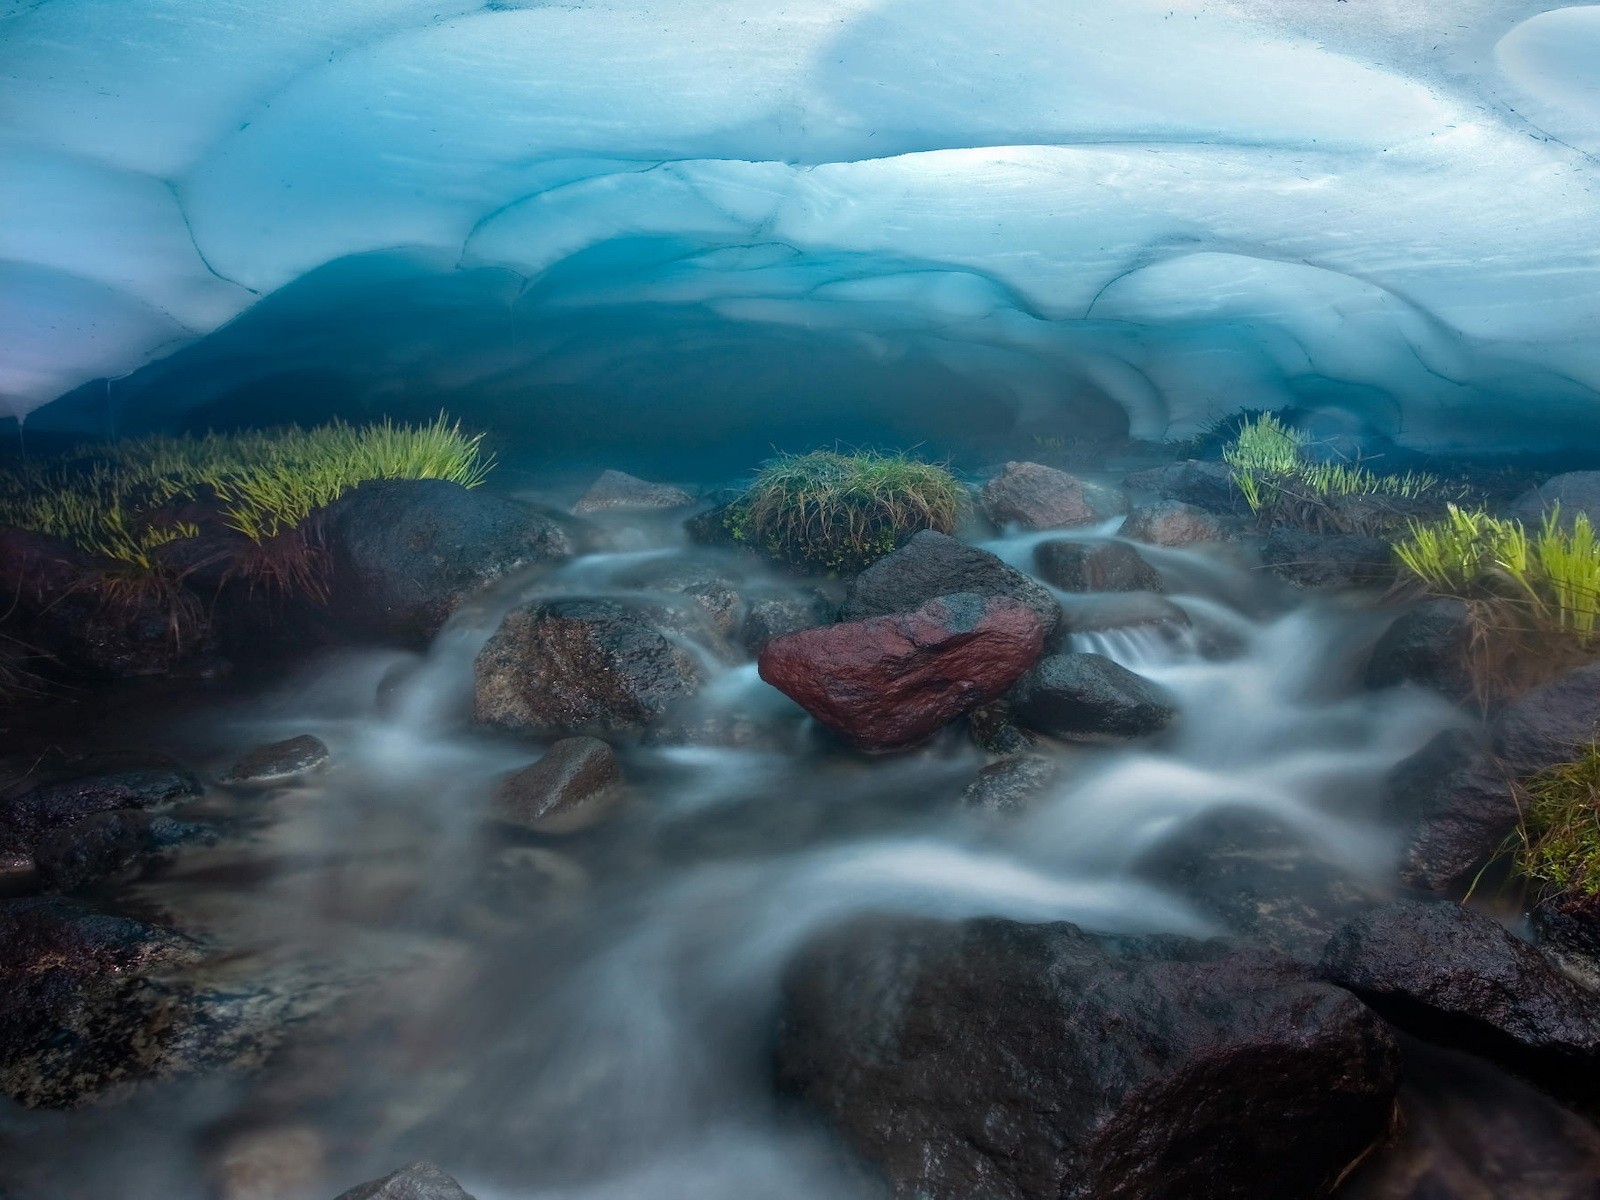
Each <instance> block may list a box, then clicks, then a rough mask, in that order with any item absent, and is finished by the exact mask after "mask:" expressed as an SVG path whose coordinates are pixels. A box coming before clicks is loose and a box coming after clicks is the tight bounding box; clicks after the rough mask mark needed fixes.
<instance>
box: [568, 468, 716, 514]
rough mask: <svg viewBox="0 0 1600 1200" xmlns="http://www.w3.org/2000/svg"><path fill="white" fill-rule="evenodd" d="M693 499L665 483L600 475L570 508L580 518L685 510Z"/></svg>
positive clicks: (614, 473) (617, 473)
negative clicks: (676, 509) (599, 513)
mask: <svg viewBox="0 0 1600 1200" xmlns="http://www.w3.org/2000/svg"><path fill="white" fill-rule="evenodd" d="M693 503H694V497H693V496H691V495H690V494H689V493H688V492H686V491H684V490H683V489H682V488H676V487H672V486H671V485H670V484H665V483H651V482H649V481H648V480H644V479H640V478H638V477H637V476H634V475H629V474H627V473H626V472H624V471H603V472H601V474H600V478H598V479H596V480H595V481H594V482H593V483H592V484H590V485H589V490H588V491H586V492H584V494H583V495H582V496H581V497H580V498H579V499H578V502H577V503H576V504H574V505H573V506H572V511H573V512H574V513H576V514H578V515H579V516H584V515H587V514H589V513H597V512H615V511H619V510H620V511H630V512H640V511H649V510H652V509H664V508H686V507H688V506H689V505H691V504H693Z"/></svg>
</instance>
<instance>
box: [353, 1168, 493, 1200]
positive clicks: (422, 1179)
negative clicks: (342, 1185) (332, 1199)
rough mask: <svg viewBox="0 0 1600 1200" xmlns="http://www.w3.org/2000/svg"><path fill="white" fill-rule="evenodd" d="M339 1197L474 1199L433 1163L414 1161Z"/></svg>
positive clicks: (367, 1199) (355, 1199) (363, 1199)
mask: <svg viewBox="0 0 1600 1200" xmlns="http://www.w3.org/2000/svg"><path fill="white" fill-rule="evenodd" d="M337 1200H472V1196H471V1195H469V1194H468V1193H467V1192H465V1191H463V1190H462V1188H461V1185H460V1184H459V1183H457V1182H456V1181H455V1180H454V1179H451V1178H450V1176H448V1175H446V1174H445V1173H444V1172H443V1171H441V1170H439V1168H438V1167H436V1166H434V1165H433V1164H431V1163H412V1164H411V1165H410V1166H409V1167H402V1168H401V1169H400V1170H398V1171H396V1172H394V1174H392V1175H385V1176H384V1177H383V1178H382V1179H374V1180H372V1181H371V1182H370V1183H362V1184H358V1185H357V1186H355V1187H353V1188H351V1189H350V1190H349V1191H348V1192H341V1193H339V1196H338V1198H337Z"/></svg>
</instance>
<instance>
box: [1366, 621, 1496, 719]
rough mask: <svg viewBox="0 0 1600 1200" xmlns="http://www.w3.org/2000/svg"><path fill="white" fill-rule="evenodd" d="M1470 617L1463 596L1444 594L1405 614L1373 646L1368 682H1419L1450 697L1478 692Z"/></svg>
mask: <svg viewBox="0 0 1600 1200" xmlns="http://www.w3.org/2000/svg"><path fill="white" fill-rule="evenodd" d="M1472 636H1473V635H1472V621H1471V618H1470V617H1469V615H1468V612H1467V606H1466V604H1465V603H1464V602H1462V601H1460V600H1455V599H1451V598H1450V597H1446V596H1440V597H1437V598H1435V599H1431V600H1424V601H1422V602H1421V603H1420V604H1417V605H1415V606H1414V607H1412V608H1409V609H1407V610H1406V611H1405V612H1403V613H1401V614H1400V616H1399V617H1397V618H1396V619H1395V621H1394V624H1392V625H1390V626H1389V628H1388V629H1387V630H1385V631H1384V634H1383V636H1382V637H1380V638H1379V639H1378V642H1377V645H1375V646H1373V648H1372V658H1371V660H1370V661H1369V662H1368V664H1367V686H1368V687H1375V688H1385V687H1394V686H1396V685H1398V684H1402V683H1415V684H1417V685H1419V686H1421V687H1425V688H1432V689H1433V690H1434V691H1437V692H1441V693H1443V694H1444V695H1446V696H1448V697H1450V699H1452V700H1466V699H1468V698H1470V697H1471V696H1472V695H1473V693H1474V692H1475V691H1476V685H1475V683H1474V680H1473V677H1472V670H1471V667H1470V665H1469V660H1468V657H1467V656H1468V652H1469V649H1470V647H1471V644H1472Z"/></svg>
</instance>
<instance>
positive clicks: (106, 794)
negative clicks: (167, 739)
mask: <svg viewBox="0 0 1600 1200" xmlns="http://www.w3.org/2000/svg"><path fill="white" fill-rule="evenodd" d="M200 793H201V787H200V781H199V780H198V779H196V778H195V777H194V775H192V774H191V773H190V772H188V771H186V770H184V769H183V768H182V767H178V766H170V765H161V764H152V765H150V766H128V767H123V768H120V769H115V770H106V771H100V772H96V773H93V774H85V775H74V776H69V777H67V778H62V779H56V780H52V781H50V782H48V783H41V784H40V785H39V786H38V787H35V788H32V789H31V790H29V791H26V792H23V793H22V794H21V795H18V796H15V797H12V798H10V799H7V800H4V801H0V848H4V849H7V850H8V851H10V852H23V853H31V852H32V851H33V849H34V847H35V846H36V845H37V844H38V841H39V839H40V838H41V837H42V836H43V835H44V834H45V833H47V832H48V831H50V830H52V829H60V828H63V827H65V826H68V825H73V824H76V823H77V822H78V821H81V820H83V819H84V818H85V817H90V816H93V815H94V814H96V813H103V812H111V811H113V810H116V809H140V810H145V809H155V808H163V807H167V806H170V805H173V804H177V803H178V802H180V801H183V800H189V799H192V798H194V797H196V796H198V795H200Z"/></svg>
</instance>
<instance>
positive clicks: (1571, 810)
mask: <svg viewBox="0 0 1600 1200" xmlns="http://www.w3.org/2000/svg"><path fill="white" fill-rule="evenodd" d="M1521 791H1522V794H1523V797H1524V803H1523V812H1522V821H1521V824H1520V825H1519V827H1518V829H1517V833H1516V835H1515V837H1516V842H1517V844H1516V845H1515V847H1514V850H1515V859H1514V869H1515V872H1516V874H1517V875H1518V876H1520V877H1521V878H1523V879H1525V880H1527V881H1528V882H1529V883H1530V884H1532V885H1533V887H1534V889H1535V890H1536V891H1537V892H1538V893H1539V897H1540V899H1542V900H1559V901H1561V902H1564V903H1573V902H1577V903H1580V904H1583V903H1594V902H1595V901H1596V899H1597V898H1600V745H1595V744H1591V745H1590V746H1589V747H1588V748H1587V749H1586V750H1585V751H1584V752H1583V755H1582V756H1581V757H1580V758H1578V759H1576V760H1575V761H1573V762H1570V763H1564V764H1562V765H1561V766H1557V767H1551V768H1550V769H1549V770H1546V771H1541V772H1540V773H1539V774H1537V775H1535V776H1533V777H1532V778H1531V779H1528V780H1527V781H1525V782H1524V783H1523V784H1522V787H1521Z"/></svg>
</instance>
